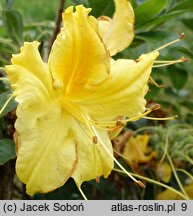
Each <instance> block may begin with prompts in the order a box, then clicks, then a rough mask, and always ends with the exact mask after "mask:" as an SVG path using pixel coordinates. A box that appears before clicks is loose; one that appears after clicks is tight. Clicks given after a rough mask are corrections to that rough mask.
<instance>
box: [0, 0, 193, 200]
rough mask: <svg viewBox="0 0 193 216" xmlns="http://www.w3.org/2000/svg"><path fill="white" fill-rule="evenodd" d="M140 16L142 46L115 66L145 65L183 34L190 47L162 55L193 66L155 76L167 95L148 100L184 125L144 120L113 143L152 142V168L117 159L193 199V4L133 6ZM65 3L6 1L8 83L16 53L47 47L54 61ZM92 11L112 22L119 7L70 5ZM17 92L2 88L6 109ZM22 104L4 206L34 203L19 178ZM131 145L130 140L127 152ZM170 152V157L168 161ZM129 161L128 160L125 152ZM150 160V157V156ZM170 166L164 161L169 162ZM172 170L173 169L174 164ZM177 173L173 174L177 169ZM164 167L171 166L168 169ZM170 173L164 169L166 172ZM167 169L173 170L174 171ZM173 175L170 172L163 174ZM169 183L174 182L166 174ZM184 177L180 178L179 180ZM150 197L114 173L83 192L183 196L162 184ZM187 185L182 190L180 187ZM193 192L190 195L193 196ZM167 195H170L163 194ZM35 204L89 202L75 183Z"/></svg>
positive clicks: (5, 161)
mask: <svg viewBox="0 0 193 216" xmlns="http://www.w3.org/2000/svg"><path fill="white" fill-rule="evenodd" d="M131 2H132V5H133V8H134V11H135V16H136V18H135V33H136V35H135V39H134V41H133V43H132V45H131V46H130V47H128V48H127V49H125V50H124V51H123V52H121V53H119V54H118V55H117V56H116V57H115V58H133V59H135V58H137V57H138V56H139V55H140V54H142V53H145V52H149V51H152V50H154V49H156V48H158V47H160V46H162V45H164V44H165V43H167V42H169V41H171V40H174V39H176V38H178V36H179V34H180V33H181V32H184V33H185V35H186V38H185V40H183V41H182V42H180V43H177V44H175V45H173V46H171V47H168V48H166V49H164V50H162V51H161V53H160V54H161V55H160V57H159V59H161V60H171V59H172V60H174V59H178V58H180V57H181V56H184V57H186V58H189V62H187V63H182V64H176V65H172V66H168V67H163V68H162V67H161V68H155V69H154V70H153V74H152V77H153V79H154V80H155V81H156V82H157V83H158V84H160V85H164V88H158V87H156V86H155V85H152V84H150V92H149V94H148V95H147V100H148V104H152V103H155V102H156V103H159V104H160V105H161V107H162V108H161V109H160V110H158V111H156V112H154V114H153V117H155V116H156V117H167V116H172V115H176V114H177V115H178V116H179V118H178V119H177V120H172V121H167V122H166V121H150V120H146V119H142V120H140V121H137V122H134V123H132V124H128V125H127V127H126V128H125V130H124V131H123V132H122V134H121V135H120V136H119V137H118V138H117V139H116V140H113V143H114V147H115V148H116V147H117V145H119V144H120V140H122V139H123V138H124V134H125V133H128V132H129V133H130V134H131V136H132V137H134V136H136V135H137V134H142V135H143V134H148V136H149V149H150V150H149V151H151V152H156V154H157V156H156V157H155V158H153V159H151V160H149V161H147V162H145V163H140V162H135V164H134V165H135V166H131V164H129V165H128V164H127V163H126V160H124V159H123V157H122V156H120V155H117V158H118V159H119V160H120V162H121V163H122V164H124V166H125V167H126V168H127V169H128V170H130V171H131V172H134V173H135V174H139V175H142V176H145V177H147V178H149V179H151V180H153V181H157V182H160V183H163V184H165V185H168V186H171V187H172V188H174V189H176V190H178V191H181V193H182V194H184V195H189V198H190V199H191V198H193V194H192V192H189V191H193V190H192V181H193V177H192V174H193V159H192V158H193V127H192V123H193V111H192V110H193V109H192V107H193V94H192V93H193V85H192V82H193V69H192V68H193V61H192V57H193V51H192V50H193V41H192V38H193V13H192V11H193V1H192V0H162V1H160V0H131ZM59 3H60V1H59V0H58V1H47V0H40V1H36V0H31V1H25V0H15V1H14V0H1V4H0V10H1V14H0V69H1V70H0V76H1V77H3V76H5V71H4V66H5V65H6V64H10V59H11V55H12V53H17V52H18V50H19V47H20V46H21V45H22V43H23V42H24V41H33V40H38V41H40V42H41V48H40V51H41V54H42V56H43V58H44V59H46V57H47V54H48V51H49V44H50V40H51V38H52V37H53V31H54V29H55V20H56V17H57V14H58V8H59ZM77 4H84V5H85V6H87V7H91V8H92V12H91V14H92V15H94V16H96V17H99V16H100V15H107V16H112V15H113V12H114V2H113V0H66V1H65V6H64V8H66V7H67V6H69V5H77ZM9 94H10V87H9V84H8V83H7V82H6V81H0V107H3V104H4V103H5V101H6V100H7V98H8V96H9ZM15 108H16V103H15V102H14V101H13V100H12V101H11V102H10V103H9V105H8V106H7V107H6V109H5V110H4V112H3V113H2V114H1V116H0V117H1V118H0V198H1V199H31V197H28V196H27V195H26V193H25V186H24V185H23V184H21V182H20V181H19V180H18V179H17V176H16V175H15V170H14V165H15V147H14V143H13V133H14V127H13V125H14V121H15V118H16V117H15ZM127 142H128V140H125V143H124V145H126V143H127ZM166 145H167V146H168V150H167V156H166V157H165V158H164V159H163V158H162V156H163V153H164V151H165V150H166V148H165V146H166ZM118 153H120V154H122V153H123V152H121V151H120V152H118ZM145 154H146V153H145ZM161 159H162V160H161ZM170 159H171V161H172V163H170V162H171V161H170ZM160 164H161V165H163V164H167V165H168V166H169V167H170V169H169V170H171V173H170V172H169V173H170V175H169V177H168V178H169V180H168V181H167V182H165V181H164V180H163V178H161V177H158V172H160V170H158V165H160ZM172 165H173V169H172ZM163 167H164V166H163ZM163 167H162V168H163ZM166 167H167V166H166ZM163 170H164V172H165V173H166V168H165V167H164V168H163V169H162V171H163ZM163 175H166V174H163ZM176 175H177V177H176ZM144 182H145V184H146V188H145V189H141V188H139V186H136V185H135V184H134V183H133V182H132V181H131V180H129V179H128V178H127V177H125V176H124V175H122V174H120V173H117V172H112V174H111V175H110V177H109V178H108V179H101V180H100V183H99V184H97V183H96V182H95V181H94V180H93V181H90V182H86V183H84V184H83V187H82V189H83V191H84V192H85V194H86V196H87V197H88V199H158V198H159V199H161V198H163V199H170V198H172V199H179V198H182V197H179V196H178V195H176V194H175V193H173V194H172V193H171V192H168V190H165V189H164V187H160V186H159V185H158V184H156V182H154V183H150V182H149V181H148V180H147V179H146V180H144ZM179 182H180V183H179ZM188 187H189V188H191V190H190V189H187V188H188ZM164 190H165V194H166V195H163V193H162V192H163V191H164ZM33 199H82V197H81V195H80V194H79V191H78V190H77V188H76V186H75V184H74V183H73V181H72V180H71V179H70V180H69V181H68V182H67V183H66V184H65V185H64V186H63V187H61V188H60V189H58V190H56V191H54V192H51V193H49V194H46V195H43V194H37V195H35V196H34V197H33Z"/></svg>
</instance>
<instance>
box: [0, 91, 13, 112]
mask: <svg viewBox="0 0 193 216" xmlns="http://www.w3.org/2000/svg"><path fill="white" fill-rule="evenodd" d="M13 97H14V94H12V95H10V97H9V98H8V99H7V101H6V102H5V104H4V105H3V107H2V108H1V110H0V115H1V114H2V112H3V111H4V110H5V108H6V107H7V105H8V104H9V102H10V101H11V99H12V98H13Z"/></svg>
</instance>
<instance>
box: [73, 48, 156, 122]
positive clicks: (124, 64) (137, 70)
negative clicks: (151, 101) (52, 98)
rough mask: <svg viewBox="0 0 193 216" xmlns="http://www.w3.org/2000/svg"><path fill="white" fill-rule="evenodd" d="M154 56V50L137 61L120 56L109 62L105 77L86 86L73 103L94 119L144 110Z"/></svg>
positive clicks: (130, 115)
mask: <svg viewBox="0 0 193 216" xmlns="http://www.w3.org/2000/svg"><path fill="white" fill-rule="evenodd" d="M158 55H159V53H158V52H157V51H154V52H151V53H149V54H143V55H142V56H141V57H140V58H139V62H136V61H133V60H124V59H120V60H117V61H114V62H112V64H111V73H110V75H109V77H108V78H107V79H106V80H104V81H103V82H102V83H100V84H98V85H97V86H95V87H93V88H92V89H90V91H88V93H87V95H86V96H85V98H84V100H81V99H80V100H78V99H76V100H75V101H74V102H75V103H77V104H79V105H80V106H81V107H82V109H83V110H85V113H88V114H89V116H91V117H92V119H95V120H98V121H105V120H114V119H116V118H117V117H118V116H128V117H134V116H136V115H139V114H141V113H142V112H144V111H145V105H146V100H145V99H144V96H145V95H146V93H147V88H148V86H147V81H148V79H149V76H150V73H151V70H152V65H153V63H154V61H155V59H156V58H157V56H158Z"/></svg>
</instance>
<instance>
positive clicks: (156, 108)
mask: <svg viewBox="0 0 193 216" xmlns="http://www.w3.org/2000/svg"><path fill="white" fill-rule="evenodd" d="M158 109H160V105H159V104H154V105H153V106H152V107H150V110H151V111H155V110H158Z"/></svg>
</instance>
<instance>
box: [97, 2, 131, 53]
mask: <svg viewBox="0 0 193 216" xmlns="http://www.w3.org/2000/svg"><path fill="white" fill-rule="evenodd" d="M114 1H115V14H114V17H113V19H112V20H111V19H109V18H108V17H104V16H103V17H101V18H99V32H100V35H101V37H102V39H103V41H104V43H105V44H106V46H107V49H108V50H109V51H110V54H111V56H113V55H115V54H116V53H118V52H120V51H122V50H123V49H125V48H126V47H128V46H129V44H130V43H131V42H132V40H133V38H134V29H133V24H134V12H133V8H132V6H131V4H130V1H129V0H114Z"/></svg>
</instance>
